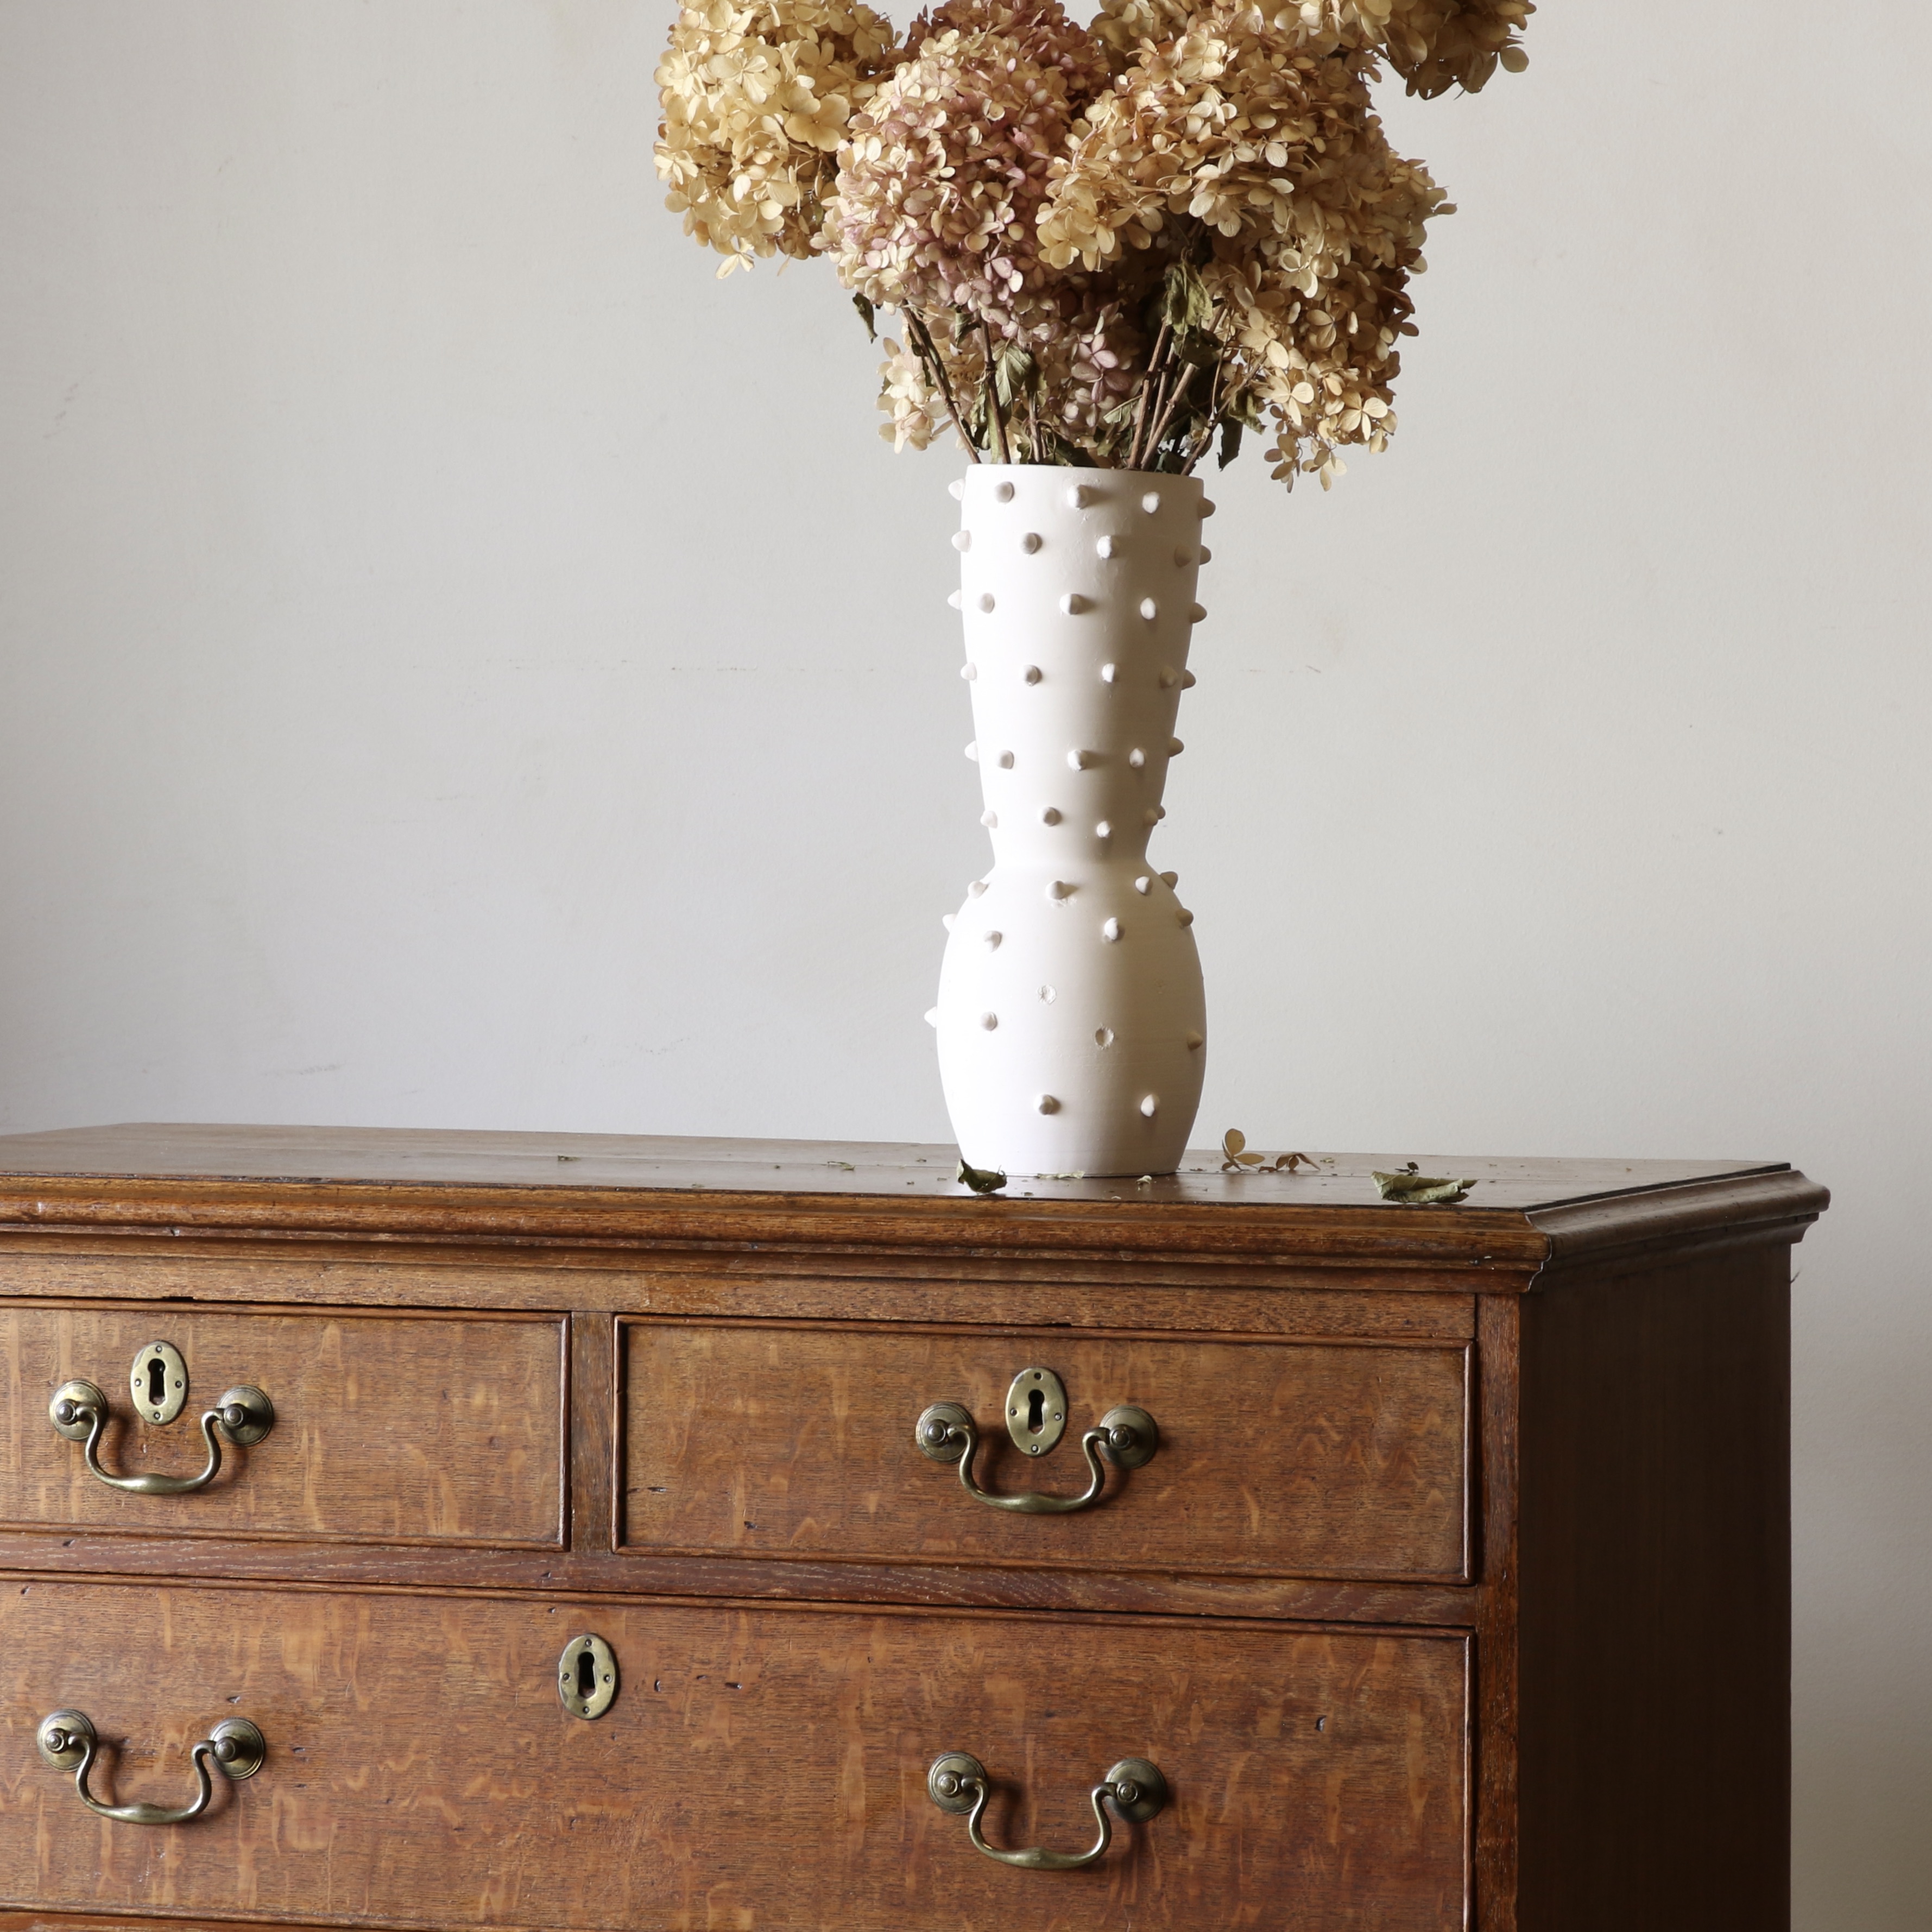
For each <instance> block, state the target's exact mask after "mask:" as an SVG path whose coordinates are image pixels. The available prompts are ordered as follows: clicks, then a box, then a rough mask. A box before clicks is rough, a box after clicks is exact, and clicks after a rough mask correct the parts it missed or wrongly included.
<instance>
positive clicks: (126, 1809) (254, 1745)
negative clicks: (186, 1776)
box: [34, 1711, 269, 1825]
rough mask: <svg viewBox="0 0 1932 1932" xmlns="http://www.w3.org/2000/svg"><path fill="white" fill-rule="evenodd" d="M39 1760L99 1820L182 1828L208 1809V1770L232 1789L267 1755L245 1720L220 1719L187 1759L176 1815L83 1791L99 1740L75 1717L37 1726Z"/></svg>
mask: <svg viewBox="0 0 1932 1932" xmlns="http://www.w3.org/2000/svg"><path fill="white" fill-rule="evenodd" d="M34 1742H36V1743H37V1744H38V1745H39V1746H40V1755H41V1757H43V1758H44V1759H46V1761H47V1763H49V1764H50V1765H52V1766H53V1767H54V1769H55V1770H56V1771H71V1772H73V1773H74V1789H75V1790H77V1792H79V1793H80V1802H82V1804H83V1805H86V1807H87V1808H88V1809H89V1811H92V1812H95V1813H96V1814H98V1816H100V1817H103V1818H112V1819H113V1820H115V1822H116V1823H119V1824H123V1825H185V1824H186V1823H187V1821H188V1820H190V1818H199V1817H200V1816H201V1814H202V1813H203V1812H204V1811H206V1810H207V1809H208V1800H209V1799H211V1797H212V1796H214V1779H213V1778H212V1777H211V1775H209V1772H208V1766H209V1765H211V1764H212V1765H213V1766H214V1768H215V1769H216V1770H217V1771H219V1772H220V1773H221V1774H222V1775H223V1777H224V1778H231V1779H233V1780H235V1781H237V1782H238V1783H239V1781H241V1780H242V1778H253V1777H254V1775H255V1774H256V1772H258V1771H260V1769H261V1768H262V1761H263V1759H264V1758H266V1757H267V1756H268V1754H269V1747H268V1743H267V1741H266V1739H264V1738H263V1736H262V1733H260V1731H259V1730H257V1729H256V1728H255V1727H254V1725H253V1724H251V1723H249V1721H248V1719H247V1718H223V1720H222V1721H221V1722H220V1724H217V1725H216V1726H215V1727H214V1730H212V1731H211V1732H210V1733H208V1736H206V1737H205V1738H203V1739H202V1740H201V1742H199V1744H197V1745H195V1746H194V1747H193V1749H192V1750H191V1751H190V1753H189V1755H190V1757H191V1758H192V1759H193V1763H194V1777H195V1794H194V1796H193V1797H192V1798H191V1799H189V1801H188V1802H187V1804H185V1805H181V1806H180V1807H179V1808H176V1809H172V1810H171V1809H170V1808H169V1807H167V1806H166V1805H104V1804H103V1803H102V1802H101V1800H100V1799H98V1798H97V1797H95V1795H94V1793H92V1792H91V1791H90V1790H88V1788H87V1774H88V1773H89V1772H90V1771H92V1769H94V1760H95V1757H97V1756H98V1754H99V1752H100V1750H101V1740H100V1739H99V1738H98V1736H95V1730H94V1726H93V1724H92V1723H91V1722H90V1721H89V1718H88V1717H87V1715H86V1713H85V1712H81V1711H56V1712H54V1713H53V1715H52V1716H51V1717H46V1718H42V1719H41V1720H40V1733H39V1735H38V1736H37V1738H36V1739H35V1740H34Z"/></svg>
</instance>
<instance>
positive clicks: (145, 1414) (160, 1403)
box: [127, 1342, 187, 1428]
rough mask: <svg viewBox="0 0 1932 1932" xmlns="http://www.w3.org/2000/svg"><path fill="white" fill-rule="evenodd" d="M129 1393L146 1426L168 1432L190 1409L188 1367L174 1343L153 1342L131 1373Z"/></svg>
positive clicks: (141, 1351)
mask: <svg viewBox="0 0 1932 1932" xmlns="http://www.w3.org/2000/svg"><path fill="white" fill-rule="evenodd" d="M127 1388H128V1391H129V1393H130V1394H132V1395H133V1398H134V1408H135V1411H136V1414H138V1415H139V1417H140V1418H141V1420H142V1421H143V1422H151V1423H154V1424H157V1425H159V1426H160V1427H163V1428H165V1427H166V1426H167V1424H169V1423H170V1422H172V1421H174V1419H175V1417H176V1416H178V1415H180V1413H181V1411H182V1409H184V1408H185V1407H186V1406H187V1363H186V1362H185V1361H183V1360H182V1359H181V1351H180V1350H179V1349H177V1348H176V1347H175V1345H174V1344H173V1343H172V1342H150V1343H148V1346H146V1347H145V1349H140V1350H139V1351H138V1352H136V1355H135V1357H134V1366H133V1368H131V1369H130V1370H129V1371H128V1372H127Z"/></svg>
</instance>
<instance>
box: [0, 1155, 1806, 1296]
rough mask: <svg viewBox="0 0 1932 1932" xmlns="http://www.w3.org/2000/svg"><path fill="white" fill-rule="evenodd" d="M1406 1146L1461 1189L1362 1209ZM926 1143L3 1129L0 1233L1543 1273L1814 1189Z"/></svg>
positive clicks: (1357, 1160)
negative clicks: (984, 1190) (1257, 1168)
mask: <svg viewBox="0 0 1932 1932" xmlns="http://www.w3.org/2000/svg"><path fill="white" fill-rule="evenodd" d="M1411 1159H1414V1160H1416V1161H1417V1162H1418V1165H1419V1166H1421V1169H1422V1171H1423V1172H1425V1173H1440V1174H1445V1175H1456V1176H1457V1177H1460V1178H1466V1179H1467V1180H1469V1181H1470V1182H1471V1184H1472V1185H1471V1187H1470V1188H1469V1193H1468V1196H1467V1197H1466V1200H1465V1201H1464V1202H1462V1203H1460V1204H1459V1205H1454V1206H1439V1207H1426V1208H1424V1207H1411V1206H1407V1205H1402V1204H1400V1203H1396V1202H1385V1201H1383V1200H1382V1199H1380V1198H1379V1195H1378V1193H1377V1190H1376V1184H1375V1182H1374V1181H1373V1178H1372V1177H1373V1173H1374V1172H1376V1171H1377V1170H1382V1171H1390V1170H1394V1169H1400V1168H1402V1167H1403V1166H1405V1165H1406V1163H1407V1162H1408V1160H1411ZM955 1160H956V1157H955V1154H954V1152H953V1150H952V1149H950V1148H944V1147H940V1146H918V1145H889V1144H881V1143H856V1142H854V1143H847V1142H807V1141H715V1140H688V1139H667V1138H658V1137H651V1136H616V1135H592V1134H507V1133H434V1132H419V1131H416V1130H404V1129H356V1130H351V1129H325V1128H290V1127H208V1126H180V1127H167V1126H159V1127H144V1126H121V1127H101V1128H77V1129H65V1130H59V1131H57V1132H54V1133H44V1134H27V1135H15V1136H6V1137H0V1240H4V1239H5V1238H7V1237H8V1236H9V1235H11V1234H13V1232H14V1231H16V1230H17V1231H20V1232H22V1233H26V1232H31V1231H34V1230H59V1229H66V1230H72V1229H86V1230H98V1231H110V1230H112V1231H116V1232H167V1233H222V1234H231V1235H232V1234H248V1233H260V1234H266V1235H281V1236H288V1235H306V1236H311V1237H319V1238H328V1239H337V1240H355V1239H363V1240H369V1239H375V1240H385V1241H397V1240H408V1241H422V1242H432V1243H434V1242H450V1241H463V1242H469V1243H482V1244H495V1243H511V1244H539V1243H541V1244H561V1245H566V1246H570V1245H574V1246H582V1247H620V1248H637V1249H652V1248H657V1249H664V1248H671V1249H676V1248H683V1249H725V1250H737V1251H739V1252H748V1251H755V1250H759V1249H788V1250H813V1249H817V1250H826V1251H841V1252H846V1253H851V1252H863V1251H868V1250H869V1251H873V1252H877V1253H953V1254H956V1255H957V1254H968V1255H973V1256H1000V1255H1009V1254H1015V1253H1032V1254H1035V1255H1052V1256H1058V1257H1061V1258H1064V1259H1079V1258H1082V1257H1086V1258H1090V1259H1111V1260H1121V1261H1124V1260H1129V1259H1139V1258H1142V1257H1151V1256H1176V1257H1186V1258H1188V1259H1195V1260H1200V1261H1208V1262H1214V1261H1221V1262H1227V1263H1229V1264H1230V1265H1235V1266H1237V1267H1240V1266H1253V1265H1256V1264H1265V1263H1268V1262H1282V1261H1284V1260H1309V1261H1313V1262H1318V1263H1319V1262H1329V1263H1332V1264H1334V1265H1342V1266H1350V1265H1356V1266H1359V1265H1364V1264H1369V1265H1382V1266H1386V1267H1391V1268H1415V1269H1423V1268H1448V1269H1457V1270H1462V1269H1466V1270H1468V1271H1471V1272H1472V1274H1476V1275H1478V1276H1484V1275H1488V1276H1490V1277H1493V1279H1490V1280H1488V1281H1487V1282H1485V1283H1484V1286H1490V1287H1493V1288H1498V1289H1520V1288H1521V1287H1523V1286H1527V1285H1528V1283H1529V1280H1531V1279H1532V1278H1534V1277H1535V1275H1536V1274H1538V1272H1539V1271H1547V1269H1548V1268H1551V1267H1553V1266H1568V1265H1574V1264H1576V1263H1577V1262H1584V1261H1592V1260H1596V1259H1601V1258H1603V1257H1606V1256H1615V1255H1619V1254H1623V1253H1635V1252H1641V1251H1643V1250H1646V1249H1654V1248H1660V1247H1679V1246H1684V1245H1687V1244H1698V1243H1700V1242H1701V1243H1708V1242H1709V1241H1715V1240H1724V1239H1729V1240H1736V1239H1740V1238H1742V1239H1748V1240H1754V1241H1766V1240H1773V1241H1775V1240H1784V1241H1795V1240H1797V1239H1799V1238H1801V1237H1802V1233H1803V1231H1804V1229H1805V1226H1807V1225H1808V1223H1810V1222H1811V1221H1813V1220H1815V1219H1817V1217H1818V1215H1819V1214H1821V1213H1822V1212H1823V1210H1824V1208H1825V1207H1826V1205H1827V1203H1828V1202H1829V1199H1830V1197H1829V1195H1828V1193H1826V1190H1825V1189H1823V1187H1820V1186H1819V1185H1818V1184H1816V1183H1815V1182H1814V1181H1809V1180H1808V1179H1807V1178H1805V1176H1804V1175H1802V1174H1799V1173H1798V1172H1796V1171H1795V1170H1793V1169H1791V1168H1790V1167H1788V1166H1783V1165H1781V1164H1778V1163H1750V1162H1735V1161H1733V1162H1724V1161H1701V1162H1700V1161H1637V1160H1631V1161H1617V1160H1527V1159H1524V1160H1517V1159H1507V1160H1506V1159H1492V1158H1469V1157H1454V1156H1443V1155H1433V1154H1421V1155H1413V1156H1412V1155H1397V1154H1383V1155H1354V1154H1337V1155H1332V1156H1319V1155H1318V1156H1317V1157H1316V1166H1315V1167H1314V1169H1313V1171H1312V1172H1311V1171H1310V1170H1308V1169H1301V1170H1300V1171H1298V1172H1293V1173H1281V1172H1274V1171H1270V1172H1266V1173H1262V1172H1242V1173H1240V1174H1233V1173H1227V1172H1223V1171H1222V1167H1221V1163H1220V1157H1218V1156H1217V1155H1216V1154H1211V1153H1202V1154H1190V1156H1189V1157H1187V1161H1186V1162H1185V1163H1184V1165H1183V1166H1182V1168H1181V1171H1180V1172H1178V1174H1175V1175H1169V1176H1166V1177H1163V1178H1158V1179H1152V1180H1149V1181H1146V1182H1145V1183H1142V1184H1137V1183H1134V1182H1131V1181H1128V1182H1124V1181H1089V1180H1085V1179H1079V1178H1027V1177H1020V1176H1016V1177H1014V1178H1013V1179H1012V1180H1011V1181H1010V1182H1009V1184H1008V1185H1007V1188H1006V1190H1004V1192H1003V1193H1000V1194H998V1195H994V1196H978V1195H975V1194H973V1193H971V1192H970V1191H969V1190H967V1189H965V1188H964V1187H962V1186H961V1185H960V1184H959V1183H958V1182H957V1181H956V1180H955V1179H954V1178H953V1174H954V1166H955Z"/></svg>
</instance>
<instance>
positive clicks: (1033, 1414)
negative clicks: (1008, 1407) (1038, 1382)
mask: <svg viewBox="0 0 1932 1932" xmlns="http://www.w3.org/2000/svg"><path fill="white" fill-rule="evenodd" d="M1045 1427H1046V1395H1045V1394H1044V1393H1043V1391H1040V1390H1039V1389H1034V1391H1032V1392H1031V1394H1028V1397H1027V1428H1028V1430H1029V1431H1030V1432H1031V1433H1032V1434H1034V1435H1035V1436H1037V1435H1038V1434H1039V1433H1040V1431H1041V1430H1043V1429H1044V1428H1045Z"/></svg>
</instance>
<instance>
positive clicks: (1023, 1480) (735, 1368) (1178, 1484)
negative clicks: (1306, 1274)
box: [619, 1319, 1469, 1582]
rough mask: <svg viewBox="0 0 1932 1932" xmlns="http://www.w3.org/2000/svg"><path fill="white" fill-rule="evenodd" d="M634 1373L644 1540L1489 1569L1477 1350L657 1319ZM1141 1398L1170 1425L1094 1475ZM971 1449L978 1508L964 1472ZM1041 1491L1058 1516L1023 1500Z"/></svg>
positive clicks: (632, 1456)
mask: <svg viewBox="0 0 1932 1932" xmlns="http://www.w3.org/2000/svg"><path fill="white" fill-rule="evenodd" d="M620 1360H621V1361H622V1367H623V1373H624V1390H623V1396H622V1415H623V1418H624V1423H625V1437H624V1442H623V1447H622V1451H621V1452H620V1453H621V1456H622V1481H621V1483H620V1485H619V1487H620V1490H621V1493H622V1498H623V1520H622V1526H621V1532H620V1545H621V1547H624V1548H627V1549H631V1550H638V1551H640V1552H643V1551H648V1552H649V1553H653V1554H670V1553H686V1554H697V1553H709V1554H730V1555H735V1556H764V1557H791V1558H798V1559H814V1560H817V1561H819V1562H823V1561H826V1559H833V1560H841V1559H842V1560H844V1561H847V1562H931V1561H938V1562H950V1563H956V1562H968V1563H989V1564H998V1565H1007V1566H1022V1567H1034V1566H1038V1567H1043V1568H1079V1569H1097V1570H1106V1571H1123V1570H1130V1571H1133V1570H1138V1571H1187V1572H1191V1573H1194V1574H1206V1575H1214V1574H1222V1575H1230V1576H1244V1577H1363V1578H1370V1577H1378V1578H1379V1577H1400V1578H1408V1579H1428V1580H1440V1581H1448V1582H1460V1581H1462V1580H1464V1578H1465V1577H1466V1575H1467V1574H1468V1547H1467V1546H1468V1536H1467V1529H1466V1518H1467V1505H1466V1467H1467V1427H1468V1425H1467V1419H1466V1406H1467V1399H1468V1394H1469V1352H1468V1349H1467V1347H1466V1345H1465V1344H1463V1343H1434V1344H1425V1343H1401V1344H1380V1343H1331V1342H1282V1341H1278V1340H1231V1339H1229V1338H1228V1337H1213V1338H1209V1337H1188V1338H1185V1339H1178V1338H1173V1337H1161V1338H1159V1339H1153V1338H1146V1337H1138V1338H1136V1337H1122V1338H1116V1337H1093V1336H1077V1337H1076V1336H1074V1335H1070V1334H1069V1333H1068V1332H1067V1331H1066V1330H1065V1329H1056V1330H1052V1331H1045V1332H1038V1331H1036V1332H1031V1333H1029V1332H1028V1331H1012V1330H1008V1331H973V1332H965V1333H962V1332H960V1331H935V1330H925V1331H922V1330H919V1329H913V1328H897V1327H895V1328H867V1329H856V1328H802V1327H792V1326H788V1325H778V1324H775V1323H743V1324H732V1323H727V1322H682V1321H675V1320H670V1319H637V1320H634V1321H629V1322H625V1324H624V1325H623V1342H622V1349H621V1351H620ZM1034 1370H1040V1371H1043V1372H1045V1373H1043V1374H1042V1375H1041V1376H1039V1377H1038V1378H1037V1379H1035V1378H1034V1376H1033V1375H1032V1373H1031V1372H1032V1371H1034ZM1021 1377H1024V1378H1025V1379H1022V1380H1017V1381H1016V1378H1021ZM1063 1394H1064V1406H1063V1405H1062V1404H1061V1402H1060V1400H1059V1398H1060V1397H1061V1395H1063ZM939 1405H950V1408H947V1409H938V1406H939ZM1121 1409H1139V1410H1140V1411H1142V1412H1145V1415H1147V1416H1148V1417H1151V1418H1152V1421H1153V1424H1154V1435H1153V1436H1149V1435H1148V1434H1147V1433H1146V1432H1145V1430H1144V1429H1143V1430H1140V1431H1139V1436H1138V1439H1137V1442H1130V1444H1129V1445H1128V1453H1127V1454H1126V1455H1124V1456H1123V1457H1115V1456H1113V1455H1112V1454H1110V1453H1109V1449H1108V1448H1106V1447H1103V1446H1102V1445H1100V1444H1098V1443H1095V1444H1094V1445H1093V1450H1092V1454H1091V1460H1090V1455H1089V1451H1088V1447H1087V1445H1086V1442H1084V1441H1083V1438H1088V1432H1089V1431H1091V1430H1096V1429H1097V1428H1099V1427H1100V1426H1101V1425H1103V1423H1105V1422H1106V1421H1107V1419H1108V1418H1109V1417H1110V1416H1111V1415H1112V1412H1115V1411H1116V1410H1121ZM935 1410H937V1415H936V1418H935ZM1010 1411H1011V1412H1013V1413H1012V1415H1009V1412H1010ZM962 1412H963V1415H965V1417H969V1418H971V1428H970V1430H968V1429H965V1428H964V1427H962V1424H961V1416H962ZM922 1418H926V1419H927V1427H928V1432H929V1433H928V1437H927V1440H926V1444H925V1445H924V1447H923V1448H922V1443H921V1442H920V1441H919V1439H916V1431H917V1430H918V1429H919V1425H920V1423H921V1419H922ZM1129 1421H1130V1424H1131V1422H1132V1418H1129ZM1009 1423H1011V1424H1012V1427H1009ZM969 1436H970V1437H971V1439H973V1450H972V1454H971V1460H970V1463H968V1465H967V1467H968V1474H969V1475H970V1476H971V1484H972V1487H973V1489H974V1490H976V1491H977V1492H978V1493H977V1494H973V1493H968V1490H967V1487H966V1486H965V1484H962V1481H961V1475H960V1472H961V1467H962V1457H961V1456H960V1454H959V1450H960V1448H961V1445H962V1442H963V1441H964V1440H965V1439H967V1438H968V1437H969ZM1056 1438H1057V1440H1054V1439H1056ZM1089 1440H1091V1439H1089ZM1149 1443H1152V1444H1153V1445H1154V1453H1153V1454H1152V1455H1151V1457H1148V1458H1147V1459H1146V1460H1145V1461H1142V1460H1140V1458H1139V1454H1138V1451H1139V1450H1142V1449H1145V1447H1146V1446H1148V1444H1149ZM1022 1445H1025V1446H1022ZM1043 1445H1045V1446H1043ZM935 1449H937V1450H938V1451H940V1452H941V1455H942V1456H944V1457H945V1458H946V1460H935V1457H934V1454H933V1453H932V1452H933V1451H935ZM1036 1451H1040V1453H1036ZM1096 1469H1097V1472H1098V1474H1099V1478H1100V1484H1099V1493H1098V1495H1097V1496H1096V1498H1095V1499H1094V1502H1092V1503H1091V1504H1089V1505H1087V1506H1085V1507H1083V1508H1077V1509H1075V1510H1073V1511H1070V1512H1067V1513H1058V1512H1055V1511H1053V1509H1052V1505H1053V1504H1054V1503H1056V1502H1060V1503H1064V1502H1067V1501H1068V1500H1070V1499H1078V1498H1079V1497H1082V1496H1085V1494H1086V1493H1087V1492H1088V1490H1090V1489H1091V1488H1093V1487H1094V1479H1093V1474H1092V1472H1093V1471H1094V1470H1096ZM1028 1495H1031V1496H1034V1497H1037V1498H1038V1499H1042V1500H1043V1501H1045V1502H1046V1503H1047V1505H1049V1507H1048V1508H1045V1509H1040V1508H1038V1507H1037V1505H1034V1504H1029V1503H1028V1502H1025V1501H1022V1502H1021V1503H1020V1505H1019V1507H1018V1508H1015V1507H1014V1506H1013V1505H1014V1501H1015V1499H1021V1498H1024V1497H1025V1496H1028Z"/></svg>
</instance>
